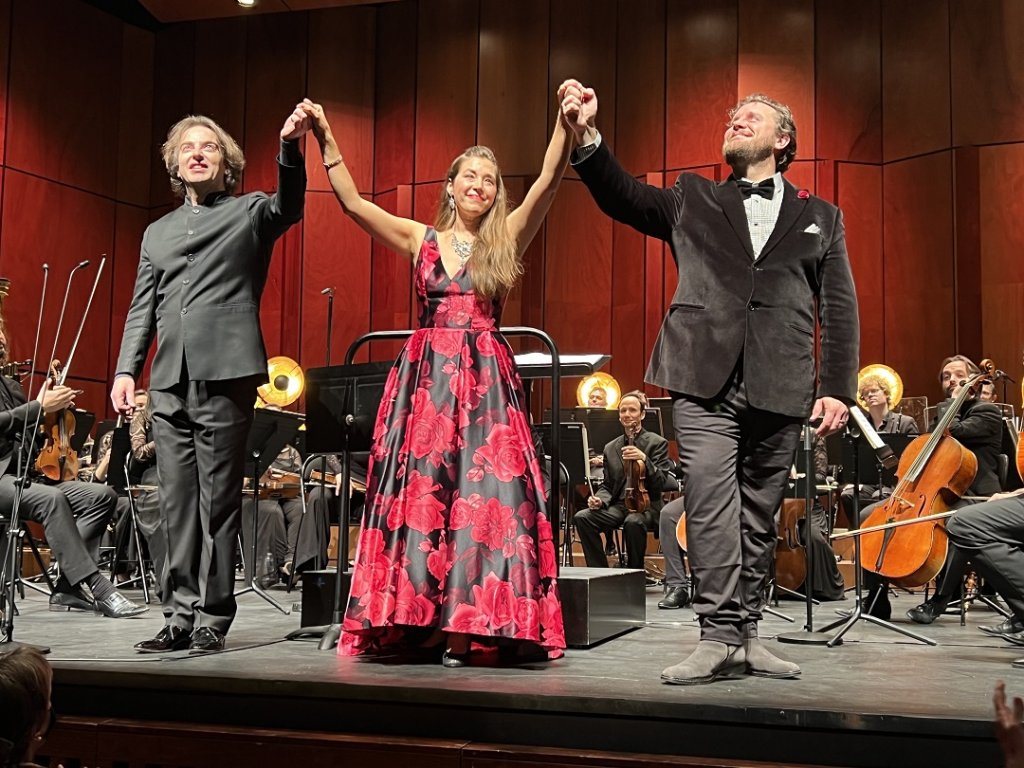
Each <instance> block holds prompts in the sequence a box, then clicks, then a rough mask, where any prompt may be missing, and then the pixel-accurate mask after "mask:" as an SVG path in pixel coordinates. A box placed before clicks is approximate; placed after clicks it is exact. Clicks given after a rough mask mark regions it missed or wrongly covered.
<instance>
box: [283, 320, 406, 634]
mask: <svg viewBox="0 0 1024 768" xmlns="http://www.w3.org/2000/svg"><path fill="white" fill-rule="evenodd" d="M356 343H358V340H357V342H356ZM354 346H355V344H354V345H353V347H354ZM352 352H353V349H352V348H350V349H349V357H348V359H351V357H352ZM392 365H393V364H392V363H390V362H383V363H360V364H356V365H333V366H328V367H325V368H310V369H309V370H307V371H306V450H307V451H308V452H309V457H310V458H312V457H314V456H318V455H321V454H332V453H333V454H337V455H338V456H340V457H341V499H340V511H339V513H338V566H337V570H336V571H335V579H334V600H333V602H332V607H333V611H332V615H331V623H330V624H327V625H322V626H318V627H301V628H300V629H298V630H295V631H294V632H291V633H289V634H288V635H287V638H288V639H289V640H293V639H296V638H299V637H317V636H319V637H320V644H319V648H320V650H324V651H326V650H330V649H331V648H333V647H334V646H336V645H337V644H338V639H339V637H340V636H341V622H342V618H343V614H344V610H343V608H342V604H341V603H342V599H343V594H342V592H343V591H344V590H343V585H344V580H345V575H346V574H347V572H348V549H349V544H348V526H349V514H350V505H351V488H350V486H351V483H352V454H353V453H356V452H360V451H368V450H369V449H370V445H371V443H372V442H373V426H374V422H375V421H376V418H377V410H378V408H379V406H380V402H381V400H382V399H383V396H384V385H385V383H386V382H387V378H388V374H389V373H390V371H391V367H392ZM308 460H309V459H307V461H308Z"/></svg>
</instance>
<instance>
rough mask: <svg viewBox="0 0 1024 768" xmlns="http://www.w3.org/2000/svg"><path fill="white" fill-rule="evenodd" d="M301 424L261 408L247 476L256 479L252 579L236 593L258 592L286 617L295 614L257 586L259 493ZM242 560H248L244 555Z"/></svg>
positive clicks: (296, 417) (252, 436)
mask: <svg viewBox="0 0 1024 768" xmlns="http://www.w3.org/2000/svg"><path fill="white" fill-rule="evenodd" d="M301 423H302V417H301V416H299V414H297V413H289V412H287V411H271V410H268V409H266V408H257V409H256V410H255V413H254V417H253V421H252V427H251V428H250V429H249V439H248V442H247V443H246V446H245V474H246V475H247V476H248V477H251V478H252V495H253V505H252V540H251V541H250V542H249V558H250V559H249V577H248V578H247V579H246V580H245V586H244V587H243V588H242V589H240V590H238V591H237V592H235V597H240V596H241V595H244V594H246V593H248V592H255V593H256V594H257V595H259V596H260V597H262V598H263V599H264V600H266V601H267V602H268V603H270V604H271V605H272V606H274V607H275V608H277V610H279V611H280V612H281V613H283V614H285V615H287V614H289V613H291V609H289V608H286V607H284V606H283V605H281V604H280V603H279V602H277V601H276V600H275V599H274V598H273V597H271V596H270V595H269V594H268V593H267V592H266V591H265V590H264V589H263V587H261V586H260V585H259V584H257V583H256V534H257V531H258V530H259V513H260V493H259V489H260V478H261V477H262V476H263V472H264V471H265V470H266V468H267V467H269V466H270V464H271V463H272V462H273V461H274V459H276V458H277V455H278V454H279V453H281V449H282V448H284V447H285V446H286V445H287V444H288V443H290V442H291V441H292V440H294V439H295V432H296V431H297V430H298V428H299V424H301ZM264 456H266V457H268V459H267V462H266V464H263V463H261V460H262V459H263V457H264ZM242 557H243V558H244V557H245V553H244V552H243V553H242Z"/></svg>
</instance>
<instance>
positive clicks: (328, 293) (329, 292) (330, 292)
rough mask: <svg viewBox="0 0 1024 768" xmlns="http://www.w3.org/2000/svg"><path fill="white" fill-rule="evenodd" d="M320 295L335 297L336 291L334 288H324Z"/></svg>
mask: <svg viewBox="0 0 1024 768" xmlns="http://www.w3.org/2000/svg"><path fill="white" fill-rule="evenodd" d="M320 295H321V296H333V295H334V289H333V288H324V289H323V290H322V291H320Z"/></svg>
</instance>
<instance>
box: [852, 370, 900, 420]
mask: <svg viewBox="0 0 1024 768" xmlns="http://www.w3.org/2000/svg"><path fill="white" fill-rule="evenodd" d="M869 376H876V377H878V378H879V379H881V380H882V381H884V382H885V385H886V387H887V388H888V389H889V407H890V408H895V407H896V405H897V404H898V403H899V401H900V400H902V399H903V379H901V378H900V375H899V374H898V373H896V371H894V370H893V369H892V368H890V367H889V366H888V365H883V364H882V363H872V364H871V365H866V366H864V367H863V368H861V369H860V372H858V373H857V404H858V405H860V407H861V408H864V409H865V410H866V409H867V407H868V405H867V403H865V402H864V401H863V400H862V399H861V397H860V389H861V385H862V383H863V382H864V379H866V378H867V377H869Z"/></svg>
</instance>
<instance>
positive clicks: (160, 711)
mask: <svg viewBox="0 0 1024 768" xmlns="http://www.w3.org/2000/svg"><path fill="white" fill-rule="evenodd" d="M129 594H132V595H134V594H135V593H129ZM273 594H274V596H275V597H277V598H278V599H279V600H280V601H282V602H284V603H285V604H286V605H290V604H293V603H294V604H296V606H297V604H298V603H299V602H300V596H299V592H298V591H294V592H292V593H291V594H290V595H289V594H286V593H285V592H284V590H283V589H281V590H279V589H275V590H273ZM660 595H661V590H660V589H649V590H648V591H647V616H648V620H649V622H651V623H650V624H648V625H647V626H644V627H643V628H641V629H639V630H637V631H634V632H629V633H627V634H625V635H623V636H621V637H618V638H614V639H612V640H609V641H607V642H605V643H602V644H600V645H598V646H595V647H593V648H590V649H588V650H569V651H568V652H567V653H566V655H565V657H564V658H563V659H560V660H558V661H554V662H548V663H539V664H533V665H529V666H525V667H518V668H495V667H471V668H466V669H455V670H450V669H444V668H442V667H441V666H440V664H435V663H431V664H410V663H402V664H396V663H387V662H385V661H371V660H366V659H352V658H339V657H337V656H336V655H335V654H334V653H333V652H321V651H318V650H317V647H316V644H315V641H285V640H283V639H282V638H283V637H284V635H285V634H286V633H287V632H288V631H290V630H292V629H294V628H296V627H298V625H299V616H298V612H297V611H296V612H294V613H293V614H292V615H290V616H285V615H283V614H281V613H279V612H278V611H276V610H275V609H274V608H272V607H271V606H270V605H268V604H267V603H265V602H263V601H262V600H260V599H259V598H258V597H256V596H254V595H251V594H250V595H247V596H245V597H244V598H243V599H242V600H241V605H240V610H239V615H238V619H237V621H236V623H235V626H234V627H233V629H232V631H231V633H230V634H229V635H228V649H229V650H228V651H227V652H224V653H220V654H214V655H210V656H199V657H196V656H193V657H189V656H187V655H184V654H180V653H179V654H172V655H170V656H168V655H162V656H141V655H138V654H135V653H134V652H133V651H132V645H133V644H134V643H135V642H138V641H139V640H143V639H146V638H148V637H151V636H153V635H154V634H155V633H156V632H157V631H158V630H159V629H160V627H161V626H162V619H161V617H160V612H159V607H158V606H155V605H154V607H153V608H152V609H151V610H150V612H149V613H148V614H145V615H143V616H140V617H137V618H133V619H121V620H114V619H106V618H103V617H100V616H93V615H91V614H83V613H54V612H50V611H48V610H47V603H46V600H45V598H44V597H41V596H36V595H32V594H30V595H28V596H27V598H26V600H24V601H22V602H21V603H20V604H19V606H20V609H21V615H20V617H19V618H18V620H17V625H16V632H15V639H16V640H20V641H23V642H35V643H43V644H47V645H49V646H50V647H51V648H52V653H51V655H50V658H51V660H52V662H53V665H54V668H55V677H54V706H55V708H56V710H57V711H58V712H59V713H60V714H62V715H78V716H86V717H111V718H127V719H143V720H160V721H183V722H203V723H217V724H223V725H234V726H251V727H259V728H293V729H300V730H316V731H330V732H339V733H361V734H382V735H395V736H416V737H431V738H452V739H466V740H471V741H476V742H486V743H500V744H522V745H531V746H546V747H560V748H571V749H588V750H612V751H620V752H644V753H658V754H677V755H688V756H707V757H717V758H735V759H737V760H761V761H773V760H774V761H779V762H791V763H801V762H803V763H813V764H818V765H843V766H892V765H903V766H919V765H920V766H932V767H934V766H944V765H951V766H952V765H956V766H985V765H1000V764H1001V761H1000V757H999V753H998V749H997V747H996V745H995V742H994V740H993V728H992V705H991V696H992V689H993V686H994V684H995V681H996V680H997V679H1005V680H1006V681H1007V687H1008V689H1009V691H1010V692H1011V693H1017V694H1020V693H1024V672H1021V671H1018V670H1014V669H1012V668H1011V666H1010V662H1011V661H1012V660H1013V659H1015V658H1019V657H1024V648H1015V647H1014V646H1010V645H1008V644H1007V643H1005V642H1003V641H1001V640H998V639H996V638H989V637H987V636H985V635H983V634H982V633H980V632H979V631H978V629H977V626H978V625H979V624H993V623H997V622H998V621H999V618H1000V617H998V616H996V615H995V614H994V613H992V612H990V611H988V610H983V609H980V608H979V609H972V611H971V613H970V614H969V615H968V619H967V626H966V627H960V626H959V621H958V619H957V617H955V616H946V617H944V618H942V619H940V620H939V621H938V622H937V623H936V624H933V625H932V626H931V627H916V625H912V624H911V623H910V621H909V620H908V619H905V618H903V612H904V611H905V610H906V609H907V608H910V607H913V606H914V605H916V604H917V603H918V602H919V600H920V598H919V596H912V595H900V596H899V597H898V598H896V599H895V600H894V608H895V609H896V610H895V611H894V613H895V614H896V615H897V616H898V617H899V618H896V620H895V621H896V622H897V623H900V624H906V625H907V626H908V627H910V626H913V627H915V628H916V629H918V630H920V631H922V632H924V633H925V634H928V635H930V636H931V637H933V638H934V639H936V640H937V641H939V643H940V645H939V646H938V647H927V646H924V645H920V644H918V643H915V642H911V641H908V640H906V639H904V638H903V637H902V636H899V635H896V634H893V633H889V632H887V631H885V630H881V629H878V628H876V627H874V626H872V625H868V624H864V623H862V624H860V625H858V627H856V628H855V629H853V630H851V631H850V632H849V633H848V634H847V635H846V642H845V643H844V644H843V645H841V646H839V647H837V648H832V649H829V648H825V647H820V646H804V645H791V644H785V645H783V644H780V643H778V642H769V643H768V645H769V647H770V648H771V649H772V650H774V651H775V652H777V653H779V654H780V655H782V656H784V657H786V658H789V659H792V660H794V661H796V662H798V663H799V664H800V665H801V667H802V668H803V676H802V677H801V679H799V680H765V679H759V678H753V677H741V678H738V679H732V680H719V681H717V682H715V683H713V684H711V685H703V686H693V687H676V686H670V685H665V684H663V683H661V682H660V680H659V675H660V673H661V670H662V669H663V668H664V667H666V666H668V665H670V664H673V663H675V662H677V661H679V660H680V659H682V658H683V657H684V656H685V654H687V653H688V652H689V651H690V650H691V649H692V648H693V647H694V645H695V643H696V642H697V639H698V629H697V625H696V622H695V621H694V620H693V613H692V611H691V610H690V609H683V610H677V611H662V610H658V608H657V601H658V599H659V597H660ZM850 603H851V601H846V602H838V603H826V604H824V605H822V606H821V607H820V608H818V609H816V619H815V621H816V626H821V625H823V624H825V623H827V622H829V621H831V620H833V619H834V618H835V613H834V611H835V609H836V608H841V607H844V606H846V607H848V606H849V605H850ZM780 609H781V610H783V611H784V612H785V613H787V614H789V615H790V616H792V617H794V618H796V619H797V623H796V624H788V623H786V622H784V621H782V620H781V619H778V618H774V617H768V618H767V619H766V620H765V621H764V622H763V623H762V625H761V635H762V637H763V638H770V637H773V636H774V635H775V634H777V633H780V632H789V631H792V630H793V629H798V628H800V627H801V626H802V625H803V621H804V616H805V609H804V605H803V603H800V602H792V601H783V603H782V605H781V606H780Z"/></svg>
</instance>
